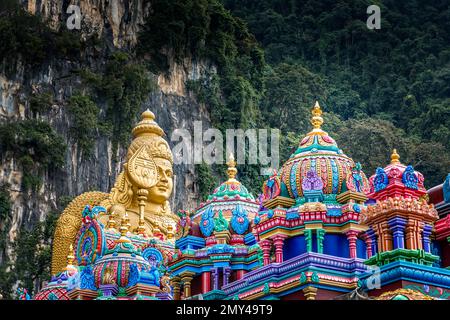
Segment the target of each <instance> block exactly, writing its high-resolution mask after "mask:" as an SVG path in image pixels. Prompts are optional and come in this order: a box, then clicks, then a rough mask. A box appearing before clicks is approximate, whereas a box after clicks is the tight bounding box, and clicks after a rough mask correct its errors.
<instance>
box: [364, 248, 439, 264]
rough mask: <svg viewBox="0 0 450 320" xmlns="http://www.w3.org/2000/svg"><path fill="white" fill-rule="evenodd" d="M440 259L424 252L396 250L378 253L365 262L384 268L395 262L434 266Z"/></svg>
mask: <svg viewBox="0 0 450 320" xmlns="http://www.w3.org/2000/svg"><path fill="white" fill-rule="evenodd" d="M439 259H440V258H439V257H438V256H435V255H433V254H431V253H428V252H425V251H424V250H410V249H395V250H391V251H385V252H381V253H377V254H376V255H374V256H372V257H371V258H370V259H367V260H366V261H364V263H365V264H367V265H377V266H382V265H385V264H388V263H390V262H393V261H408V262H412V263H417V264H421V265H426V266H432V265H433V264H434V263H436V262H438V261H439Z"/></svg>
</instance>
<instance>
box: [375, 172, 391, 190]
mask: <svg viewBox="0 0 450 320" xmlns="http://www.w3.org/2000/svg"><path fill="white" fill-rule="evenodd" d="M375 174H376V176H375V179H374V180H373V185H374V188H375V192H378V191H381V190H383V189H384V188H386V187H387V185H388V183H389V178H388V176H387V174H386V172H385V171H384V169H383V168H380V167H378V168H377V170H376V172H375Z"/></svg>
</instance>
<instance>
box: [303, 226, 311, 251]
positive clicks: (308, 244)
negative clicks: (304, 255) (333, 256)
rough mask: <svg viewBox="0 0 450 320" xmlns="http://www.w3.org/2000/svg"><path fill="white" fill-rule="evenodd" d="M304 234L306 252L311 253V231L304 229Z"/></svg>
mask: <svg viewBox="0 0 450 320" xmlns="http://www.w3.org/2000/svg"><path fill="white" fill-rule="evenodd" d="M304 234H305V241H306V251H307V252H311V251H312V230H311V229H306V230H305V232H304Z"/></svg>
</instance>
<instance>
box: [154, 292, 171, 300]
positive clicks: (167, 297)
mask: <svg viewBox="0 0 450 320" xmlns="http://www.w3.org/2000/svg"><path fill="white" fill-rule="evenodd" d="M155 297H156V298H158V300H173V297H172V296H171V295H170V293H168V292H158V293H157V294H156V295H155Z"/></svg>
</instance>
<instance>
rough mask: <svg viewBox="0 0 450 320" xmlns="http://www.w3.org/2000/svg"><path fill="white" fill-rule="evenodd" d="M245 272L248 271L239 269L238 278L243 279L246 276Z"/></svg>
mask: <svg viewBox="0 0 450 320" xmlns="http://www.w3.org/2000/svg"><path fill="white" fill-rule="evenodd" d="M245 273H246V271H245V270H237V271H236V280H239V279H241V278H242V277H243V276H244V274H245Z"/></svg>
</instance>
